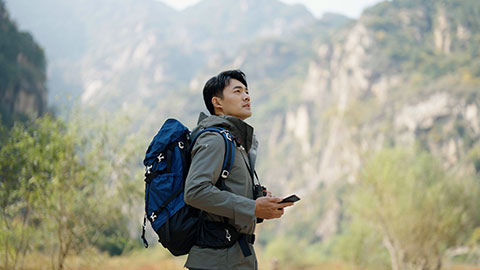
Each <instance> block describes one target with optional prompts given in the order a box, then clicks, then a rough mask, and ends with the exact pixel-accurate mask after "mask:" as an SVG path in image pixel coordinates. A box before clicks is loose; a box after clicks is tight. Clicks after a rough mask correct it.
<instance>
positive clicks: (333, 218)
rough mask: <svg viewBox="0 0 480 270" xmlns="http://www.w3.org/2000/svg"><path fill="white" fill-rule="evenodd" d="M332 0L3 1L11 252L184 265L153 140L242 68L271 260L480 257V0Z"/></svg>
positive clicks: (375, 265)
mask: <svg viewBox="0 0 480 270" xmlns="http://www.w3.org/2000/svg"><path fill="white" fill-rule="evenodd" d="M331 2H332V1H328V2H327V1H306V0H305V1H293V0H291V1H286V0H285V1H278V0H201V1H170V2H167V1H155V0H101V1H97V0H69V1H61V0H44V1H30V0H0V113H1V115H0V117H1V127H0V181H1V182H0V207H1V216H0V220H1V221H0V227H1V230H0V269H182V267H183V263H184V261H185V259H186V258H185V257H178V258H175V257H173V256H171V255H169V253H168V252H167V251H165V250H164V249H163V247H161V245H159V244H154V245H153V246H152V247H150V248H149V249H147V250H145V249H144V248H143V245H142V243H141V240H140V232H141V223H142V217H143V208H144V200H143V196H144V195H143V192H144V181H143V178H144V177H143V173H144V168H143V166H142V160H143V156H144V154H145V150H146V148H147V146H148V144H149V142H150V140H151V139H152V137H153V136H154V135H155V134H156V132H157V131H158V129H159V128H160V126H161V125H162V124H163V122H164V121H165V120H166V119H167V118H169V117H175V118H177V119H180V120H181V121H182V122H183V123H185V124H186V125H187V126H188V127H189V128H193V127H195V125H196V120H197V117H198V114H199V112H201V111H206V110H205V109H204V104H203V98H202V89H203V85H204V83H205V82H206V81H207V80H208V79H209V78H210V77H212V76H214V75H216V74H218V73H219V72H220V71H223V70H226V69H236V68H240V69H241V70H243V71H244V72H245V73H246V75H247V81H248V86H249V90H250V93H251V97H252V110H253V117H251V118H250V119H247V122H248V123H250V124H251V125H252V126H254V127H255V131H256V133H257V137H258V138H259V140H260V149H259V159H258V160H257V164H258V165H257V166H258V168H257V170H258V174H259V176H260V180H261V182H262V184H263V185H266V186H267V187H268V188H269V189H270V190H271V191H272V192H273V193H274V194H275V195H277V196H287V195H290V194H292V193H296V194H297V195H298V196H300V197H301V198H302V200H301V201H300V202H298V203H297V204H296V205H295V207H293V208H290V209H287V210H286V214H285V215H284V216H283V217H282V218H281V219H279V220H270V221H266V222H264V223H263V224H261V225H259V226H258V228H257V235H258V238H257V239H258V240H257V242H256V250H257V253H258V259H259V262H260V269H372V270H376V269H378V270H384V269H392V270H407V269H408V270H410V269H415V270H416V269H418V270H420V269H421V270H430V269H432V270H433V269H437V270H440V269H458V270H460V269H480V207H479V206H480V196H479V195H480V192H479V191H480V189H479V188H480V2H479V1H478V0H462V1H458V0H391V1H378V0H371V1H348V0H338V1H333V2H334V3H331ZM148 237H149V242H150V243H155V242H156V236H155V235H154V233H153V232H152V231H151V229H149V235H148Z"/></svg>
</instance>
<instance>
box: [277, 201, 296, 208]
mask: <svg viewBox="0 0 480 270" xmlns="http://www.w3.org/2000/svg"><path fill="white" fill-rule="evenodd" d="M279 205H280V208H285V207H289V206H292V205H293V203H292V202H286V203H279Z"/></svg>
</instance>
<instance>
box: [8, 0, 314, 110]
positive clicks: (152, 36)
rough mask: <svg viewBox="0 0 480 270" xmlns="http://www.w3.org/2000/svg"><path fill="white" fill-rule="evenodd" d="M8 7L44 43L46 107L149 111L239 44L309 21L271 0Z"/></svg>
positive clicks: (87, 1) (21, 1) (80, 0)
mask: <svg viewBox="0 0 480 270" xmlns="http://www.w3.org/2000/svg"><path fill="white" fill-rule="evenodd" d="M32 5H34V6H32ZM9 7H10V8H11V10H12V12H13V13H14V14H15V16H16V18H18V20H19V21H20V22H21V25H22V26H23V27H24V28H26V29H31V30H32V31H33V32H34V33H35V35H36V36H37V37H38V39H39V40H40V42H41V43H42V44H45V48H46V52H47V56H48V59H49V78H50V80H49V88H50V89H51V95H50V99H51V100H52V102H54V103H55V99H56V98H55V97H57V99H58V97H60V98H61V100H63V101H64V99H63V98H62V97H65V96H69V95H73V96H74V97H76V96H79V97H80V98H81V101H82V103H83V104H90V105H98V104H102V107H106V108H109V109H112V108H118V107H124V108H130V107H131V106H135V104H136V103H141V104H144V103H148V104H150V105H149V107H150V108H151V107H153V106H154V105H157V104H152V101H151V100H152V98H154V99H155V100H156V99H157V98H155V97H159V96H161V95H168V94H169V93H172V92H175V91H178V89H182V88H187V89H188V88H189V87H190V85H191V84H193V85H194V84H195V78H196V76H200V77H201V79H202V80H203V79H204V77H203V76H201V75H199V74H202V71H203V70H215V72H216V70H217V69H218V67H219V66H220V65H221V64H223V63H225V62H226V61H225V59H227V58H229V57H233V56H234V55H235V54H236V52H237V51H238V50H239V49H240V48H242V47H243V46H244V45H246V44H249V43H252V42H254V41H256V40H259V39H264V38H274V37H281V36H285V35H290V34H292V33H295V32H296V30H297V29H302V28H304V27H306V26H308V25H311V24H315V22H316V21H315V19H314V17H313V16H312V15H311V14H310V13H309V12H308V11H307V10H306V9H305V8H304V7H303V6H287V5H285V4H282V3H281V2H278V1H274V0H263V1H253V0H243V1H233V0H231V1H219V0H209V1H202V2H200V3H199V4H197V5H196V6H193V7H191V8H188V9H186V10H183V11H180V12H178V11H175V10H173V9H171V8H169V7H168V6H166V5H164V4H162V3H160V2H158V1H154V0H142V1H140V2H139V1H133V0H126V1H113V0H112V1H93V0H76V1H68V3H67V2H62V1H56V0H49V1H45V2H42V3H31V1H25V0H18V1H12V2H11V3H9ZM225 7H229V8H225ZM213 11H215V12H213ZM45 14H48V15H49V16H47V18H45V17H46V16H44V15H45ZM208 76H209V75H208Z"/></svg>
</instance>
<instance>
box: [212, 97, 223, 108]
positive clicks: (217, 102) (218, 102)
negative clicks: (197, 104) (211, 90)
mask: <svg viewBox="0 0 480 270" xmlns="http://www.w3.org/2000/svg"><path fill="white" fill-rule="evenodd" d="M212 105H213V108H214V109H219V110H221V109H222V104H221V99H220V98H219V97H212Z"/></svg>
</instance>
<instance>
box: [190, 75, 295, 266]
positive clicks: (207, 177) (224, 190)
mask: <svg viewBox="0 0 480 270" xmlns="http://www.w3.org/2000/svg"><path fill="white" fill-rule="evenodd" d="M203 98H204V101H205V105H206V107H207V109H208V111H209V112H210V114H211V115H210V116H207V115H205V114H203V113H201V114H200V117H199V120H198V127H197V128H196V129H194V130H193V132H192V134H195V133H196V132H198V131H199V130H201V129H204V128H207V127H212V126H216V127H222V128H225V129H227V130H228V131H229V132H230V134H231V136H232V137H233V139H234V140H235V142H236V145H237V147H236V148H235V159H234V163H233V167H232V169H231V170H230V173H229V175H228V177H227V178H226V179H221V180H219V178H220V174H221V169H222V164H223V161H224V156H225V149H226V147H225V142H224V139H223V138H222V135H221V134H218V133H215V132H205V133H203V134H202V135H200V136H199V138H198V139H197V141H196V143H195V145H194V146H193V148H192V162H191V166H190V170H189V172H188V176H187V179H186V182H185V202H186V203H187V204H189V205H191V206H193V207H195V208H198V209H200V210H202V211H204V213H203V215H204V221H206V222H207V223H208V222H210V224H212V222H213V223H214V224H216V225H219V226H217V227H211V226H209V227H208V228H207V227H206V226H205V225H203V227H202V229H204V230H206V233H203V234H202V235H209V236H208V237H206V236H205V238H208V241H211V242H212V243H214V242H215V243H216V242H218V241H220V242H221V241H224V240H225V239H221V238H223V237H226V238H227V239H228V240H230V237H231V234H230V231H228V229H231V228H234V230H235V231H236V232H238V233H240V234H241V237H240V238H239V240H238V241H237V242H236V243H235V244H233V246H231V247H225V248H222V247H218V246H216V247H213V246H214V245H213V244H212V245H211V246H210V245H209V244H203V245H201V246H200V245H195V246H193V247H192V249H191V250H190V253H189V255H188V258H187V262H186V263H185V266H186V267H187V268H189V269H210V270H213V269H219V270H220V269H221V270H224V269H258V266H257V260H256V256H255V251H254V249H253V242H254V235H253V233H254V231H255V225H256V221H257V218H263V219H273V218H279V217H281V216H282V215H283V208H285V207H287V206H291V205H293V203H280V201H281V200H282V199H281V198H278V197H273V196H271V194H269V193H268V194H267V196H264V197H259V198H255V196H254V186H255V185H256V184H258V179H254V177H253V175H254V173H253V171H254V166H255V159H256V151H257V144H258V142H257V141H256V140H255V137H254V134H253V128H252V127H251V126H250V125H248V124H247V123H245V122H244V121H243V120H245V119H247V118H248V117H250V116H251V115H252V112H251V104H250V95H249V91H248V88H247V81H246V80H245V74H244V73H243V72H242V71H240V70H229V71H224V72H222V73H220V74H218V75H217V76H215V77H213V78H211V79H210V80H208V81H207V83H206V84H205V87H204V89H203ZM217 181H223V183H217ZM225 223H228V224H229V225H230V226H231V227H228V228H227V227H222V225H224V224H225ZM225 226H227V225H225ZM229 236H230V237H229ZM212 237H213V238H212ZM215 237H217V238H218V239H215ZM217 240H218V241H217Z"/></svg>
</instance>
